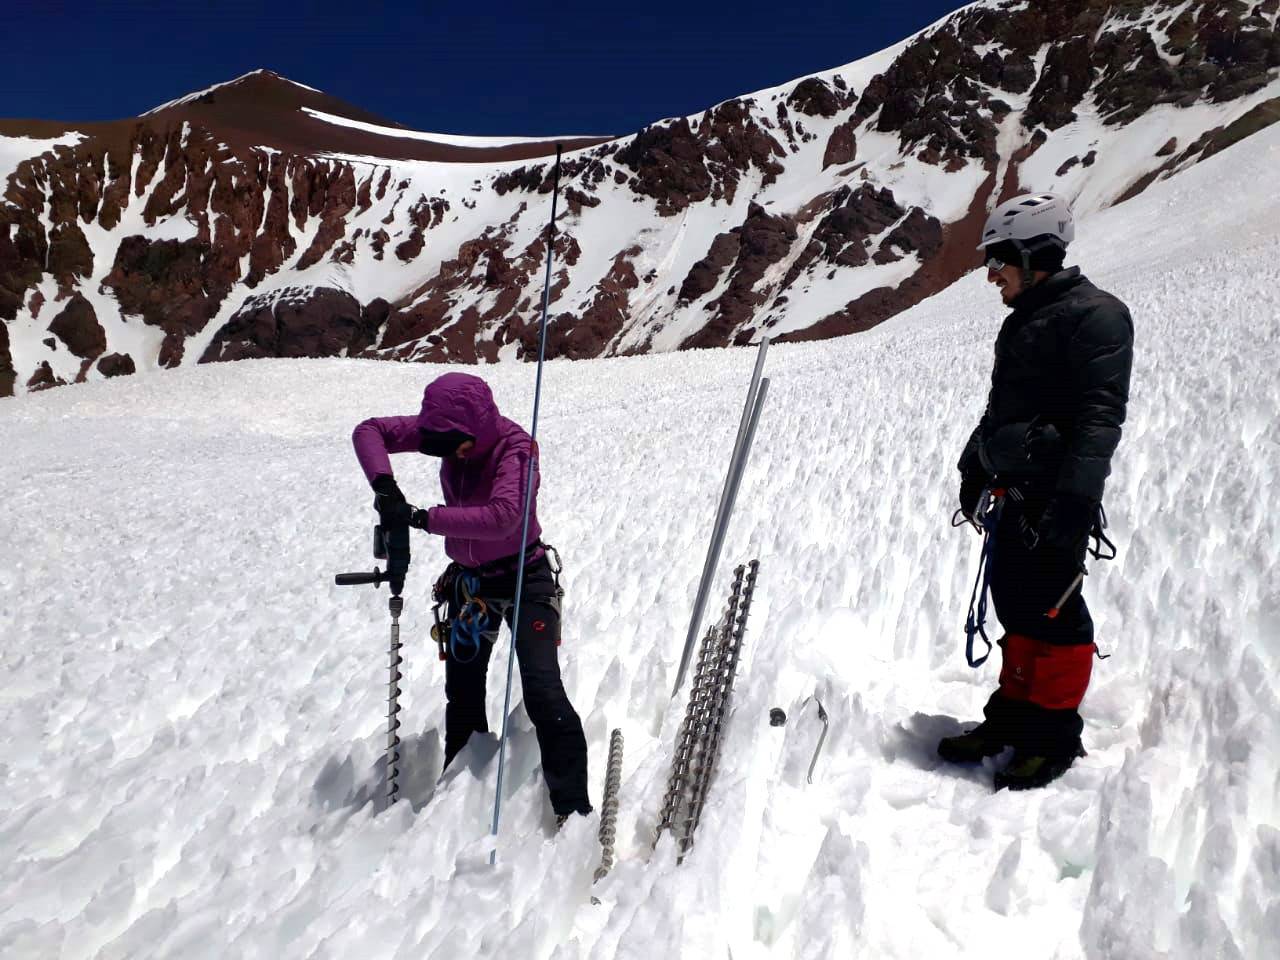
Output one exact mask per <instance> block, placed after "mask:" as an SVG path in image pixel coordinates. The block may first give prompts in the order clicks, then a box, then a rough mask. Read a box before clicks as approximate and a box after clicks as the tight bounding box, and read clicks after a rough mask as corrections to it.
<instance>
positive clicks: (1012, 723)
mask: <svg viewBox="0 0 1280 960" xmlns="http://www.w3.org/2000/svg"><path fill="white" fill-rule="evenodd" d="M1046 502H1047V501H1046V499H1045V498H1043V497H1035V496H1028V498H1027V499H1026V500H1025V501H1022V502H1019V501H1016V500H1006V501H1005V506H1004V509H1003V511H1002V513H1001V515H1000V524H999V526H997V527H996V531H995V534H994V536H995V540H996V542H995V554H994V557H993V559H992V561H991V563H992V566H991V600H992V603H993V604H994V605H995V608H996V616H997V617H999V619H1000V624H1001V626H1003V627H1004V630H1005V635H1006V636H1005V640H1003V641H1001V646H1002V647H1003V648H1004V659H1005V669H1003V670H1002V671H1001V684H1000V689H998V690H997V691H996V692H995V693H994V694H993V695H992V696H991V699H990V700H989V701H988V702H987V705H986V708H985V709H984V713H985V714H986V717H987V722H988V724H989V725H991V726H992V727H994V728H996V729H998V730H1000V731H1001V732H1003V733H1004V734H1005V737H1006V742H1008V743H1010V744H1012V745H1013V746H1015V747H1018V748H1020V749H1024V750H1028V751H1031V752H1034V753H1037V754H1044V755H1074V753H1075V752H1076V751H1077V750H1078V749H1079V746H1080V733H1081V731H1082V730H1083V729H1084V721H1083V720H1082V719H1081V718H1080V713H1079V710H1078V708H1077V706H1063V705H1062V704H1063V703H1064V702H1074V703H1075V704H1078V703H1079V698H1080V697H1083V696H1084V691H1085V689H1086V688H1087V686H1088V682H1089V664H1090V660H1089V658H1090V657H1091V656H1092V652H1090V653H1088V654H1085V653H1084V652H1083V651H1082V650H1081V649H1080V647H1082V646H1088V647H1090V648H1092V646H1093V618H1092V617H1091V616H1090V615H1089V608H1088V606H1087V605H1086V603H1085V600H1084V592H1083V586H1084V585H1083V583H1082V584H1081V586H1080V588H1078V589H1076V590H1075V591H1074V592H1073V593H1072V594H1071V596H1070V598H1068V599H1067V600H1066V602H1064V603H1063V605H1062V607H1061V609H1060V611H1059V613H1058V615H1057V616H1056V617H1048V616H1046V615H1045V614H1046V612H1047V611H1048V610H1049V609H1050V608H1051V607H1053V606H1054V605H1055V604H1056V603H1057V602H1058V600H1059V598H1061V596H1062V593H1063V591H1064V590H1066V589H1067V587H1068V586H1069V585H1070V584H1071V581H1072V580H1073V579H1074V578H1075V576H1076V574H1077V573H1078V572H1079V571H1080V565H1081V562H1082V560H1083V558H1084V548H1083V546H1082V547H1081V548H1080V551H1079V552H1078V553H1076V554H1072V553H1068V552H1066V551H1064V550H1061V549H1059V548H1057V547H1054V546H1052V545H1051V544H1048V543H1036V544H1035V545H1034V546H1032V545H1030V544H1029V543H1028V535H1027V533H1026V530H1027V529H1030V530H1034V529H1036V527H1037V526H1038V525H1039V523H1040V518H1041V517H1042V516H1043V514H1044V508H1045V505H1046ZM1011 635H1017V637H1014V636H1011ZM1067 648H1071V649H1067ZM1055 650H1057V651H1058V652H1059V653H1058V655H1057V656H1055V655H1054V651H1055ZM1015 658H1016V659H1015ZM1024 668H1025V673H1024ZM1046 703H1050V704H1054V707H1052V708H1051V707H1047V706H1044V705H1043V704H1046Z"/></svg>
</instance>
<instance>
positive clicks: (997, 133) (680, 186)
mask: <svg viewBox="0 0 1280 960" xmlns="http://www.w3.org/2000/svg"><path fill="white" fill-rule="evenodd" d="M1278 8H1280V0H1263V2H1255V3H1248V2H1238V0H1211V2H1193V3H1186V2H1175V0H1152V2H1140V0H1130V2H1109V3H1108V2H1098V0H1065V2H1049V0H1029V2H1027V0H1021V2H1015V0H986V2H981V3H976V4H973V5H971V6H969V7H966V8H964V9H962V10H960V11H958V12H957V13H955V14H953V15H951V16H950V17H947V18H945V19H944V20H942V21H940V22H939V23H937V24H935V25H934V26H933V27H931V28H929V29H927V30H925V31H922V32H921V33H920V34H918V35H917V36H915V37H913V38H911V39H909V40H908V41H905V42H904V43H902V44H900V45H898V46H897V47H894V48H891V49H890V50H888V51H885V52H883V53H881V54H877V55H875V56H873V57H869V58H867V59H865V60H862V61H858V62H857V63H854V64H850V65H848V66H846V67H842V68H837V69H835V70H829V71H825V72H823V73H820V74H816V75H814V76H811V77H807V78H803V79H801V80H799V81H797V82H792V83H789V84H784V85H782V86H780V87H777V88H774V89H772V90H766V91H761V92H758V93H756V94H753V95H751V96H747V97H741V98H737V99H734V100H730V101H727V102H725V103H721V104H717V105H715V106H713V107H711V108H709V109H707V110H706V111H704V112H703V113H702V114H700V115H698V116H693V117H685V118H675V119H670V120H665V121H662V122H659V123H655V124H652V125H650V126H649V127H646V128H645V129H643V130H641V131H639V132H638V133H636V134H635V135H633V136H630V137H626V138H618V139H609V140H603V141H601V140H579V141H575V142H572V143H569V144H567V146H568V147H569V150H568V152H566V154H565V158H564V164H563V170H562V183H563V187H564V190H563V194H562V199H561V203H562V206H561V211H562V212H561V215H560V217H559V218H558V224H557V226H558V233H557V236H556V240H555V252H554V262H553V276H552V291H551V301H550V308H551V310H550V312H551V321H552V322H551V325H550V329H549V343H548V352H549V354H550V355H551V356H564V357H574V358H577V357H591V356H600V355H609V354H627V353H640V352H646V351H652V350H673V349H685V348H692V347H709V346H723V345H728V344H734V343H748V342H750V341H752V340H753V339H756V338H758V337H759V336H761V335H764V334H765V333H768V334H770V335H772V336H774V337H776V338H779V339H784V340H785V339H809V338H817V337H828V336H836V335H840V334H845V333H850V332H854V331H857V330H862V329H866V328H867V327H869V326H872V325H874V324H875V323H879V322H881V321H882V320H884V319H885V318H887V317H889V316H892V315H893V314H894V313H896V312H898V311H900V310H902V309H905V308H906V307H908V306H910V305H912V304H913V303H916V302H918V301H919V300H920V299H923V298H924V297H927V296H929V295H931V294H932V293H934V292H936V291H937V290H940V289H942V288H943V287H945V286H946V285H948V284H949V283H951V282H953V281H954V280H955V279H957V278H958V277H959V276H961V275H962V274H963V272H964V271H966V270H967V269H970V268H971V267H972V266H973V265H974V254H973V249H972V248H973V237H974V235H975V234H976V232H977V226H978V224H979V223H980V222H981V219H982V217H983V216H985V212H986V210H987V209H989V207H990V206H991V205H992V204H993V203H995V202H997V201H998V200H999V199H1000V198H1003V197H1006V196H1009V195H1011V194H1012V193H1014V192H1017V191H1018V190H1020V189H1023V188H1027V189H1032V188H1034V189H1038V190H1044V189H1051V190H1057V191H1059V192H1062V193H1064V194H1066V195H1067V196H1068V197H1070V198H1071V199H1072V200H1073V202H1074V203H1075V205H1076V208H1077V211H1078V212H1079V213H1084V214H1087V213H1088V212H1090V211H1092V210H1096V209H1099V208H1101V207H1104V206H1107V205H1110V204H1113V203H1116V202H1121V201H1123V200H1124V199H1127V198H1128V197H1130V196H1133V195H1134V194H1136V193H1138V192H1140V191H1141V190H1143V189H1145V187H1146V186H1147V185H1149V184H1150V183H1151V182H1153V181H1154V180H1156V179H1158V178H1162V177H1167V176H1172V175H1176V174H1177V173H1178V172H1179V171H1180V170H1182V169H1185V168H1186V167H1187V166H1188V165H1190V164H1192V163H1195V162H1196V161H1198V160H1200V159H1203V158H1204V157H1206V156H1209V155H1211V154H1212V153H1215V152H1217V151H1218V150H1221V149H1223V148H1225V147H1226V146H1229V145H1230V144H1231V143H1234V142H1236V141H1237V140H1239V139H1240V138H1242V137H1244V136H1247V135H1249V134H1250V133H1252V132H1254V131H1256V130H1257V129H1260V128H1261V127H1262V126H1265V125H1266V124H1268V123H1271V122H1274V121H1275V120H1276V119H1278V118H1280V36H1278V35H1277V31H1276V25H1277V17H1278V15H1280V9H1278ZM0 138H6V139H0V144H3V146H4V150H3V151H0V158H3V157H6V156H8V157H12V156H15V152H16V155H17V156H18V157H19V159H18V160H17V161H16V163H15V164H13V165H12V166H13V168H12V169H7V168H6V167H4V166H0V176H3V177H4V178H5V179H4V180H3V181H0V184H2V185H3V201H2V202H0V320H2V321H3V323H0V395H8V394H12V393H15V392H21V391H24V390H35V389H41V388H44V387H48V386H53V385H57V384H60V383H69V382H73V381H82V380H85V379H89V378H96V377H107V376H118V375H122V374H125V373H131V372H134V371H135V370H146V369H154V368H156V367H172V366H177V365H179V364H184V363H195V362H207V361H217V360H233V359H243V358H251V357H266V356H290V357H298V356H334V355H349V356H368V357H385V358H394V359H401V360H415V361H440V360H448V361H452V362H468V363H474V362H492V361H497V360H500V359H504V358H517V357H522V356H526V355H528V354H529V353H530V348H531V346H532V343H533V336H534V333H535V325H536V322H537V316H538V311H539V307H540V303H541V284H542V277H543V273H544V271H545V266H546V259H545V258H546V255H547V250H546V236H545V218H546V216H547V213H548V209H549V200H550V191H551V160H550V157H549V154H551V153H553V152H554V145H553V144H551V143H549V142H545V141H543V142H537V141H519V140H512V141H465V140H464V141H462V142H459V141H458V138H443V137H442V138H436V139H433V138H432V135H430V134H418V133H415V132H413V131H407V130H404V129H403V128H400V127H398V126H397V125H395V124H394V123H391V122H389V121H386V120H383V119H381V118H378V117H375V116H372V115H370V114H367V113H365V112H363V111H360V110H358V109H357V108H354V107H350V106H349V105H347V104H343V103H341V102H340V101H336V100H334V99H332V98H329V97H327V96H325V95H324V94H321V93H320V92H319V91H314V90H311V89H310V88H307V87H302V86H301V85H298V84H294V83H292V82H290V81H287V80H285V79H284V78H281V77H277V76H275V75H274V74H270V73H268V72H265V71H259V72H255V73H253V74H249V75H247V76H246V77H242V78H238V79H237V80H235V81H231V82H229V83H227V84H222V85H219V86H217V87H214V88H211V89H210V90H208V91H201V92H200V93H198V94H193V95H191V96H190V97H187V98H182V99H181V100H179V101H175V102H173V103H171V104H166V105H164V106H162V107H160V108H157V109H156V110H155V111H151V112H149V113H148V114H145V115H143V116H142V117H138V118H134V119H132V120H126V121H119V122H116V123H110V124H87V125H78V126H75V127H68V126H66V125H61V124H52V123H40V122H32V121H22V122H19V121H0ZM20 138H22V139H20ZM28 145H29V146H28ZM24 150H29V154H27V155H25V156H24V155H23V154H22V151H24ZM3 163H4V160H3V159H0V164H3Z"/></svg>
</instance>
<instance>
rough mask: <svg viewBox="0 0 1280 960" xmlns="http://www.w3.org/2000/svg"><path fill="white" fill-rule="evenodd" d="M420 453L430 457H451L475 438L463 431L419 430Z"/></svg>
mask: <svg viewBox="0 0 1280 960" xmlns="http://www.w3.org/2000/svg"><path fill="white" fill-rule="evenodd" d="M418 437H419V441H418V452H419V453H425V454H426V455H427V456H428V457H451V456H453V455H454V454H455V453H457V452H458V448H459V447H460V446H462V445H463V444H464V443H466V442H467V441H468V440H474V439H475V437H473V436H471V434H469V433H463V432H462V431H461V430H419V431H418Z"/></svg>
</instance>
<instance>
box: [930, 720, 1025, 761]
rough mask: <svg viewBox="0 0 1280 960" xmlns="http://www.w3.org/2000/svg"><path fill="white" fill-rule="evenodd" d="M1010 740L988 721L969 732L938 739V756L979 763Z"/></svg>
mask: <svg viewBox="0 0 1280 960" xmlns="http://www.w3.org/2000/svg"><path fill="white" fill-rule="evenodd" d="M1008 744H1009V742H1008V740H1006V739H1005V738H1004V737H1003V736H1002V735H1000V734H998V733H996V731H995V730H993V729H992V728H991V727H990V726H989V725H987V724H986V723H980V724H978V725H977V726H976V727H974V728H973V729H972V730H970V731H969V732H968V733H962V734H960V735H959V736H955V737H943V738H942V739H941V740H939V741H938V756H940V757H941V758H942V759H943V760H946V761H947V763H979V762H981V760H982V758H983V757H994V756H995V755H996V754H997V753H999V752H1000V751H1001V750H1003V749H1004V748H1005V747H1006V746H1008Z"/></svg>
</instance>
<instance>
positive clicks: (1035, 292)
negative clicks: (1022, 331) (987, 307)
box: [1009, 267, 1088, 314]
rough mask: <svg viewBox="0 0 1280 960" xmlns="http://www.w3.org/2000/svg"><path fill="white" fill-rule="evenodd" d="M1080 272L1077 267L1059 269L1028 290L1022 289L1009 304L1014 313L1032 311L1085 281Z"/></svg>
mask: <svg viewBox="0 0 1280 960" xmlns="http://www.w3.org/2000/svg"><path fill="white" fill-rule="evenodd" d="M1087 282H1088V281H1086V280H1085V278H1084V276H1083V275H1082V274H1081V273H1080V268H1079V267H1068V268H1067V269H1066V270H1059V271H1058V272H1057V273H1055V274H1053V276H1050V277H1045V278H1044V279H1043V280H1042V281H1040V282H1039V283H1037V284H1036V285H1035V286H1034V287H1032V288H1031V289H1030V290H1024V291H1022V293H1020V294H1018V295H1017V296H1016V297H1014V298H1013V300H1012V301H1010V303H1009V306H1011V307H1012V308H1013V311H1014V313H1022V314H1026V313H1034V312H1035V311H1036V310H1039V309H1040V308H1041V307H1043V306H1045V305H1046V304H1049V303H1052V302H1053V301H1054V300H1057V299H1058V298H1059V297H1061V296H1063V295H1064V294H1065V293H1066V292H1067V291H1068V290H1072V289H1074V288H1075V287H1078V286H1079V285H1080V284H1082V283H1087Z"/></svg>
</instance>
